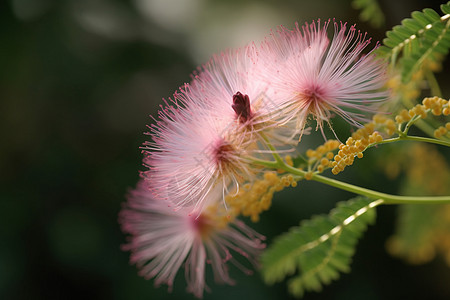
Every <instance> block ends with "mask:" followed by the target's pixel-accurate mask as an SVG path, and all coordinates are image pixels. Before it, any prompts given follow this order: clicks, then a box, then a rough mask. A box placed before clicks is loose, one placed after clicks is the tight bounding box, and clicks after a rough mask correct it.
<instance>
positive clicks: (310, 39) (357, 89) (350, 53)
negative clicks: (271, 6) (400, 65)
mask: <svg viewBox="0 0 450 300" xmlns="http://www.w3.org/2000/svg"><path fill="white" fill-rule="evenodd" d="M329 23H330V21H328V22H325V23H324V24H323V25H321V23H320V20H318V21H317V23H315V22H313V23H311V24H307V23H306V24H305V25H304V26H302V27H301V28H300V27H299V25H298V24H296V27H295V28H294V30H289V29H286V28H285V27H280V28H279V30H278V31H277V32H276V33H273V34H272V35H271V38H270V39H266V41H264V42H263V44H262V48H263V53H261V56H264V55H265V56H266V57H267V61H266V63H265V64H264V65H265V68H266V69H267V72H262V73H261V74H262V76H263V77H265V79H264V80H266V81H270V83H271V88H272V89H271V91H270V93H269V94H270V95H271V98H272V99H274V101H276V102H277V106H278V108H279V113H280V118H281V119H282V121H284V122H288V121H290V120H294V121H295V125H294V128H295V133H300V135H301V134H302V131H303V129H304V128H305V125H306V122H307V119H308V117H309V116H312V117H313V118H314V119H315V120H316V122H317V127H316V130H317V129H318V128H320V130H321V132H322V134H323V135H324V133H323V123H324V122H325V123H328V124H329V126H330V128H331V130H332V127H331V123H330V119H331V117H332V113H335V114H337V115H339V116H341V117H342V118H344V119H345V120H347V121H348V122H349V123H351V124H353V125H356V126H359V125H360V123H359V122H364V121H367V117H365V113H367V112H375V111H376V109H377V106H378V104H380V102H382V101H383V100H385V99H386V98H387V92H386V91H383V90H382V88H383V86H384V85H385V81H386V75H385V73H386V64H385V63H384V62H383V61H381V60H379V59H377V58H376V57H375V56H374V54H373V53H369V54H366V55H363V54H362V52H363V50H364V49H365V48H366V47H367V46H368V45H369V43H370V41H371V39H370V38H369V39H366V35H365V34H364V35H363V34H362V33H361V32H359V31H356V28H355V26H350V28H349V29H348V31H347V25H346V24H343V23H341V24H340V26H339V25H338V24H337V23H336V22H334V37H333V39H332V40H331V42H330V40H329V39H328V37H327V28H328V25H329Z"/></svg>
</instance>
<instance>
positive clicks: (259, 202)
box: [225, 172, 297, 222]
mask: <svg viewBox="0 0 450 300" xmlns="http://www.w3.org/2000/svg"><path fill="white" fill-rule="evenodd" d="M288 186H292V187H296V186H297V181H296V180H295V179H294V177H293V176H292V175H285V176H281V177H280V176H278V175H277V174H276V173H275V172H265V173H264V176H263V178H262V179H260V180H256V181H254V182H253V183H247V184H245V185H244V187H243V188H241V189H239V191H238V192H237V193H235V194H233V193H229V194H228V195H227V196H226V198H225V201H226V203H227V205H228V208H229V211H230V213H232V214H234V215H236V216H237V215H243V216H245V217H250V219H251V220H252V222H258V221H259V215H260V214H261V213H262V212H263V211H266V210H268V209H269V208H270V206H271V205H272V198H273V194H274V193H275V192H279V191H281V190H283V189H284V188H285V187H288Z"/></svg>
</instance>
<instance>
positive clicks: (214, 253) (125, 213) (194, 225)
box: [119, 182, 265, 298]
mask: <svg viewBox="0 0 450 300" xmlns="http://www.w3.org/2000/svg"><path fill="white" fill-rule="evenodd" d="M210 196H211V197H214V196H215V197H216V200H217V197H219V198H220V191H216V192H215V193H214V192H213V193H211V194H210ZM220 212H224V210H223V208H222V206H221V205H220V204H219V203H217V202H216V203H214V201H213V203H212V206H210V207H208V208H207V209H205V210H204V211H203V212H202V213H201V214H200V215H198V216H195V215H189V214H187V213H186V211H183V209H181V210H178V211H175V210H173V209H171V208H169V207H168V206H167V204H166V203H165V202H164V201H161V200H158V199H155V198H154V197H153V196H152V195H151V193H150V192H149V191H148V189H147V188H146V187H145V184H143V183H142V182H140V183H139V184H138V187H137V188H136V189H135V190H133V191H132V192H131V193H130V194H129V197H128V202H127V203H126V205H125V206H124V208H123V210H122V211H121V213H120V216H119V220H120V223H121V224H122V230H123V231H124V232H126V233H128V234H130V235H131V236H130V239H129V243H128V244H126V245H125V246H123V249H125V250H127V251H131V258H130V262H131V263H133V264H136V265H137V267H138V268H139V269H140V272H139V273H140V275H142V276H144V277H145V278H146V279H150V278H155V280H154V282H155V285H157V286H158V285H160V284H167V285H168V286H169V290H170V289H171V288H172V285H173V281H174V278H175V275H176V274H177V272H178V270H179V269H180V267H181V266H182V265H184V267H185V275H186V280H187V290H188V292H190V293H193V294H194V295H195V296H196V297H199V298H201V297H202V295H203V291H204V290H205V289H206V288H207V286H206V284H205V264H206V263H209V264H211V266H212V270H213V273H214V278H215V281H216V282H218V283H226V284H230V285H232V284H233V283H234V281H233V280H232V279H231V278H230V277H229V274H228V266H227V263H228V262H230V263H233V264H235V265H237V266H238V267H239V268H241V269H242V270H243V271H245V272H247V273H248V274H251V271H250V270H248V269H247V268H245V267H243V266H242V265H241V264H239V263H238V262H237V261H236V260H235V259H234V258H233V256H232V255H233V254H234V253H239V254H240V255H242V256H244V257H245V258H247V259H248V260H249V262H250V263H251V264H253V265H254V266H257V257H258V255H259V253H260V252H261V250H262V249H263V248H264V247H265V245H264V244H263V243H262V240H264V237H263V236H261V235H259V234H258V233H256V232H255V231H253V230H252V229H250V228H249V227H247V226H246V225H245V224H244V223H243V222H241V221H239V220H236V219H229V218H227V215H226V214H223V213H220Z"/></svg>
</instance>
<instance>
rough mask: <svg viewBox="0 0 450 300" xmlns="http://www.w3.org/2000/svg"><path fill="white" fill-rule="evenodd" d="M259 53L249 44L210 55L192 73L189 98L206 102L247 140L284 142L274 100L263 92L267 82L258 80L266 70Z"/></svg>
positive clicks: (267, 85)
mask: <svg viewBox="0 0 450 300" xmlns="http://www.w3.org/2000/svg"><path fill="white" fill-rule="evenodd" d="M259 52H260V49H258V48H257V46H256V45H255V44H254V43H250V44H249V45H247V46H245V47H243V48H239V49H237V50H228V51H225V52H222V53H220V54H218V55H214V56H213V57H212V59H211V60H210V61H209V62H208V63H206V64H205V65H203V66H202V67H201V68H199V70H198V72H197V73H196V74H195V76H194V80H193V82H192V85H193V87H191V93H190V97H191V98H192V99H193V100H194V101H195V102H201V103H203V104H205V105H207V106H208V107H209V109H210V111H211V113H214V114H216V117H217V118H226V119H227V120H229V122H230V125H231V124H232V123H233V126H234V127H235V128H239V130H240V131H241V133H242V134H247V135H248V139H255V137H254V136H253V135H255V134H256V135H258V137H256V139H258V140H259V141H260V142H261V145H262V146H264V144H265V142H263V140H265V139H267V138H270V140H271V141H272V142H277V141H282V142H283V144H286V143H289V142H290V141H289V140H288V139H286V137H285V135H284V131H285V130H284V128H283V127H282V125H283V124H282V123H281V122H280V121H279V120H278V117H277V115H276V112H277V110H278V107H277V106H278V103H277V102H276V101H274V100H273V99H271V98H270V97H269V96H268V94H267V91H268V89H269V88H270V82H268V81H264V80H261V73H262V72H265V71H266V69H265V67H264V65H262V64H261V61H263V62H264V61H266V60H267V58H265V57H263V58H261V57H260V53H259ZM259 152H264V150H263V151H259Z"/></svg>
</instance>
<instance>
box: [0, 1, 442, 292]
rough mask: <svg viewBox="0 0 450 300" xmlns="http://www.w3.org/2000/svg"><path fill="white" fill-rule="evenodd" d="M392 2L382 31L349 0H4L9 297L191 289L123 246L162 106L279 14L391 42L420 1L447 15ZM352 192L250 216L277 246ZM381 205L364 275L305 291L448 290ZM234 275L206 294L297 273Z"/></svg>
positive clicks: (1, 243) (0, 220)
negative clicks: (156, 281)
mask: <svg viewBox="0 0 450 300" xmlns="http://www.w3.org/2000/svg"><path fill="white" fill-rule="evenodd" d="M380 3H381V6H382V8H383V10H384V12H385V13H386V18H387V23H386V26H385V27H383V28H381V29H378V30H375V29H373V28H371V27H370V25H369V24H368V23H364V22H361V21H359V20H358V13H359V12H358V11H356V10H355V9H353V8H352V6H351V1H350V0H345V1H333V0H318V1H310V0H308V1H303V0H284V1H275V0H264V1H262V0H245V1H242V0H239V1H238V0H232V1H225V0H170V1H169V0H128V1H125V0H121V1H120V0H7V1H0V133H1V135H0V136H1V142H0V190H1V193H0V299H80V298H81V299H191V298H193V297H192V296H191V295H188V294H186V293H185V291H184V289H185V283H184V279H183V271H182V270H181V272H180V274H179V275H180V276H178V277H177V281H176V283H175V288H174V291H173V292H172V293H171V294H168V293H167V288H166V287H164V286H163V287H160V288H154V287H153V283H152V281H146V280H144V279H143V278H141V277H139V276H138V275H137V271H136V268H135V266H130V265H129V263H128V256H129V255H128V253H125V252H122V251H121V250H120V245H121V244H123V243H124V242H125V236H124V235H123V234H122V233H121V231H120V227H119V225H118V223H117V214H118V212H119V210H120V208H121V204H122V202H123V201H124V194H125V193H126V192H127V190H128V189H130V188H132V187H134V185H135V183H136V182H137V180H138V177H139V175H138V172H139V170H143V169H144V168H143V167H142V165H141V153H140V150H139V146H140V145H141V143H142V142H143V141H144V140H145V136H144V135H143V134H142V133H143V132H144V131H146V127H145V126H146V124H148V123H150V122H151V119H150V118H149V117H148V115H150V114H152V115H155V114H156V111H157V109H158V105H159V104H160V103H161V99H162V98H164V97H166V98H167V97H169V96H170V95H171V94H172V93H173V92H174V91H175V90H176V89H177V88H178V87H179V86H180V85H182V84H183V83H184V82H187V81H189V75H190V73H191V72H192V70H194V69H195V67H196V66H198V65H199V64H201V63H203V62H205V61H206V60H207V59H208V57H209V56H210V55H211V54H213V53H215V52H218V51H220V50H222V49H225V48H230V47H237V46H242V45H243V44H245V43H246V42H248V41H250V40H256V41H258V40H260V39H261V38H262V37H263V36H265V35H267V34H268V32H269V29H270V28H275V26H277V25H279V24H284V25H286V26H288V27H292V26H293V23H294V22H295V21H299V22H301V23H302V22H305V21H308V22H310V21H312V20H314V19H317V18H321V19H328V18H336V19H337V20H343V21H348V22H349V23H351V24H353V23H358V28H359V29H362V30H363V31H368V32H369V35H370V36H373V37H374V38H375V40H380V41H381V40H382V38H383V36H384V32H385V30H386V29H388V28H391V27H392V26H393V25H396V24H399V22H400V21H401V20H402V19H403V18H405V17H408V16H409V14H410V12H411V11H413V10H420V9H422V8H425V7H433V8H435V9H436V10H438V9H439V6H438V5H439V4H440V3H441V2H439V1H425V0H422V1H418V0H416V1H411V0H402V1H388V0H382V1H380ZM447 96H448V95H447ZM347 129H348V128H346V130H347ZM344 136H345V135H344ZM358 167H359V170H360V171H359V172H358V170H355V169H358ZM358 167H354V168H349V169H348V170H346V172H344V173H345V174H344V175H343V176H344V177H343V178H344V179H345V180H348V181H352V182H353V183H355V184H360V185H363V186H367V187H371V188H375V189H378V190H384V191H386V192H392V193H396V192H397V190H396V188H395V182H394V183H393V184H392V183H391V182H388V181H387V180H385V179H382V178H383V176H381V175H380V174H378V173H377V172H379V171H372V170H370V169H367V168H370V161H365V160H361V163H360V164H359V165H358ZM365 168H366V169H365ZM361 170H362V171H361ZM373 178H377V180H376V181H374V180H373ZM349 197H351V195H350V194H348V193H345V192H340V191H337V190H336V189H333V188H328V187H324V186H322V185H320V184H316V183H313V182H306V183H301V184H300V186H299V187H298V188H297V189H296V190H289V191H285V192H284V193H282V194H280V195H276V200H275V204H274V205H273V208H272V209H271V210H270V211H269V212H267V213H265V214H264V215H263V216H262V219H261V221H260V223H258V224H256V225H252V226H253V227H255V228H256V229H257V230H258V231H259V232H261V233H263V234H265V235H266V236H267V237H268V239H269V241H270V239H271V238H272V237H273V236H275V235H277V234H279V233H281V232H283V231H285V230H287V229H288V228H289V227H290V226H293V225H296V224H298V221H299V220H301V219H303V218H309V217H310V216H311V215H312V214H316V213H325V212H328V211H329V210H330V209H331V208H332V207H333V206H334V204H335V203H336V202H337V201H340V200H346V199H348V198H349ZM378 212H379V215H378V219H377V224H376V226H372V227H371V228H370V229H369V231H368V232H367V234H366V235H365V237H364V238H363V239H362V241H361V242H360V244H359V246H358V249H357V250H358V251H357V254H356V256H355V258H354V262H353V265H352V268H353V271H352V273H351V274H348V275H343V276H342V277H341V279H340V280H339V281H337V282H335V283H333V284H331V285H330V286H329V287H327V288H326V289H325V290H324V292H323V293H321V294H316V293H309V294H307V295H306V297H305V299H399V298H400V297H402V298H406V299H422V298H427V299H450V284H449V283H450V269H449V268H447V267H446V265H445V264H444V262H443V260H442V259H439V258H437V259H435V260H434V261H433V262H432V263H430V264H427V265H423V266H410V265H406V264H404V263H403V262H402V261H400V260H398V259H395V258H392V257H390V256H389V255H388V254H387V253H386V251H385V241H386V239H387V237H388V236H389V235H391V234H392V232H393V226H394V222H395V213H396V211H395V207H381V208H380V209H379V210H378ZM232 275H233V276H234V278H236V279H237V285H236V286H235V287H227V286H218V285H215V284H214V283H213V282H212V280H211V278H209V279H208V282H209V286H210V287H211V289H212V294H210V293H205V299H229V298H230V297H231V298H233V299H247V300H250V299H290V297H289V295H288V294H287V292H286V286H285V284H284V283H283V284H278V285H275V286H270V287H268V286H265V285H264V284H263V283H262V280H261V278H260V277H259V275H258V274H256V275H254V276H251V277H247V276H245V275H243V274H240V273H239V272H238V271H235V270H233V271H232Z"/></svg>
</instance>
